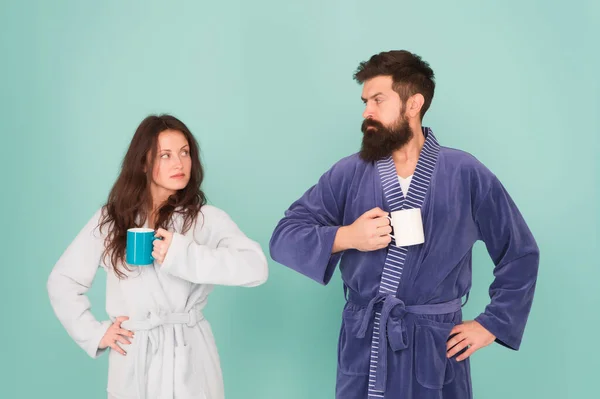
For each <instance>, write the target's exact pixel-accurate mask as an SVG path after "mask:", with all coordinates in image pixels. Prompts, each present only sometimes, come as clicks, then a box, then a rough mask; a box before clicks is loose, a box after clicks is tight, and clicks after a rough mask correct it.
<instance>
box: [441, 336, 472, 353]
mask: <svg viewBox="0 0 600 399" xmlns="http://www.w3.org/2000/svg"><path fill="white" fill-rule="evenodd" d="M467 345H469V342H467V340H466V339H464V340H462V341H460V342H459V343H458V344H456V345H454V347H453V348H452V349H450V350H449V351H448V353H447V355H446V356H447V357H452V356H454V355H456V354H457V353H458V352H460V351H462V350H463V349H465V348H466V347H467Z"/></svg>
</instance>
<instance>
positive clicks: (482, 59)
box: [0, 0, 600, 399]
mask: <svg viewBox="0 0 600 399" xmlns="http://www.w3.org/2000/svg"><path fill="white" fill-rule="evenodd" d="M481 3H482V2H478V1H464V2H456V3H454V2H453V3H451V2H442V1H438V2H407V1H372V2H365V1H349V0H345V1H341V0H336V1H331V0H330V1H325V0H321V1H316V0H310V1H309V0H304V1H298V2H281V1H275V0H256V1H252V2H246V1H241V0H238V1H220V2H192V1H190V2H169V3H167V2H147V1H145V2H141V1H139V2H129V1H125V2H124V1H104V2H91V1H54V2H49V1H48V2H46V1H6V0H4V1H2V2H1V5H0V115H1V121H2V127H1V129H0V130H1V131H2V140H1V143H2V147H3V148H2V150H3V153H2V156H1V157H0V162H1V164H0V166H1V171H2V183H3V184H2V186H3V187H2V195H1V198H2V199H1V201H2V204H3V206H2V221H3V222H4V225H3V228H2V232H1V233H0V234H1V240H0V242H1V247H2V255H3V257H2V261H1V264H2V276H1V278H0V295H1V301H0V306H1V311H2V312H1V315H2V328H0V343H1V349H0V350H1V354H2V356H1V357H0V359H1V360H0V368H1V369H0V397H5V398H40V397H46V398H48V397H52V398H54V397H56V398H58V397H60V398H82V397H85V398H90V399H92V398H104V397H106V393H105V387H106V375H107V357H106V356H103V357H102V358H100V359H98V360H95V361H94V360H91V359H90V358H88V357H87V355H86V354H85V353H84V352H83V351H82V350H81V349H80V348H79V347H77V346H76V345H75V343H74V342H73V341H72V340H71V339H70V338H69V337H68V335H67V334H66V332H65V331H64V330H63V328H62V326H61V325H60V323H59V322H58V321H57V319H56V318H55V316H54V314H53V312H52V309H51V307H50V304H49V300H48V297H47V293H46V286H45V284H46V279H47V276H48V274H49V273H50V270H51V268H52V267H53V265H54V263H55V262H56V261H57V260H58V258H59V256H60V255H61V253H62V252H63V251H64V249H65V248H66V247H67V245H68V244H69V243H70V242H71V240H72V239H73V238H74V237H75V235H76V234H77V232H78V231H79V230H80V229H81V228H82V227H83V225H84V224H85V223H86V222H87V220H88V219H89V218H90V217H91V216H92V214H93V213H94V211H95V210H96V209H97V208H98V207H99V206H101V205H102V203H103V202H104V201H105V200H106V197H107V195H108V191H109V189H110V187H111V186H112V184H113V182H114V180H115V178H116V176H117V173H118V170H119V167H120V162H121V160H122V157H123V155H124V153H125V150H126V148H127V145H128V143H129V141H130V139H131V137H132V135H133V132H134V130H135V128H136V127H137V125H138V124H139V122H140V121H141V120H142V119H143V118H144V117H145V116H146V115H147V114H150V113H157V112H158V113H160V112H168V113H173V114H174V115H176V116H178V117H179V118H181V119H182V120H183V121H184V122H185V123H186V124H188V126H189V127H190V129H191V130H192V132H194V134H195V135H196V137H197V138H198V140H199V142H200V145H201V148H202V158H203V161H204V164H205V167H206V182H205V185H204V189H205V191H206V193H207V194H208V197H209V199H210V202H211V203H212V204H215V205H217V206H218V207H220V208H222V209H224V210H225V211H227V212H228V213H229V214H230V215H231V216H232V217H233V219H234V220H235V221H236V222H237V223H238V224H239V226H240V227H241V228H242V229H243V230H244V231H245V232H246V234H247V235H249V236H250V237H252V238H253V239H255V240H257V241H259V242H260V243H261V244H262V246H263V248H264V250H265V251H268V240H269V238H270V235H271V232H272V230H273V228H274V226H275V224H276V223H277V221H278V220H279V218H280V217H281V216H282V215H283V211H284V210H285V209H286V208H287V207H288V206H289V204H290V203H291V202H292V201H293V200H295V199H296V198H297V197H299V196H300V195H301V194H302V193H303V192H304V191H305V190H306V189H307V188H308V187H310V186H311V185H312V184H314V183H315V182H316V181H317V179H318V177H319V176H320V175H321V174H322V173H323V172H324V171H325V170H327V169H328V168H329V167H330V166H331V165H332V164H333V163H334V162H336V161H337V160H338V159H340V158H342V157H344V156H346V155H348V154H350V153H352V152H355V151H357V150H358V148H359V145H360V139H361V133H360V130H359V126H360V122H361V113H362V103H361V101H360V90H361V87H360V86H359V85H357V84H356V83H355V82H354V81H353V80H352V74H353V72H354V70H355V69H356V67H357V65H358V63H359V62H360V61H363V60H365V59H368V58H369V57H370V56H371V55H372V54H374V53H378V52H380V51H384V50H390V49H408V50H411V51H414V52H416V53H417V54H420V55H421V56H422V57H423V58H424V59H425V60H427V61H428V62H430V64H431V66H432V67H433V69H434V71H435V73H436V77H437V91H436V96H435V98H434V101H433V104H432V107H431V109H430V111H429V113H428V115H427V116H426V118H425V121H424V124H425V125H427V126H431V127H432V128H433V129H434V131H435V133H436V135H437V137H438V139H439V140H440V142H441V143H442V144H443V145H445V146H450V147H457V148H460V149H463V150H466V151H469V152H471V153H472V154H474V155H475V156H476V157H477V158H479V159H480V160H481V161H482V162H484V163H485V164H486V165H487V166H488V167H489V168H490V169H491V170H492V171H494V172H495V173H496V174H497V175H498V176H499V178H500V179H501V180H502V182H503V183H504V184H505V186H506V187H507V189H508V190H509V192H510V193H511V195H512V196H513V198H514V200H515V201H516V203H517V204H518V206H519V208H520V209H521V211H522V213H523V214H524V216H525V218H526V220H527V222H528V223H529V225H530V227H531V229H532V230H533V232H534V234H535V236H536V238H537V240H538V243H539V246H540V248H541V253H542V257H541V266H540V275H539V282H538V288H537V293H536V297H535V301H534V305H533V310H532V313H531V316H530V322H529V324H528V327H527V330H526V334H525V337H524V341H523V345H522V349H521V351H519V352H512V351H510V350H507V349H505V348H502V347H500V346H498V345H493V346H490V347H488V348H485V349H483V350H481V351H479V352H478V353H476V354H475V355H474V356H473V358H472V369H473V386H474V393H475V398H486V399H488V398H489V399H496V398H498V399H499V398H507V397H512V398H531V397H543V398H546V399H549V398H561V399H563V398H591V397H596V395H597V391H598V390H597V389H596V386H595V382H596V380H597V378H598V372H599V371H600V353H599V352H600V351H599V349H598V338H597V333H598V331H599V329H600V320H599V316H598V308H600V290H599V289H598V285H599V281H600V265H599V261H598V255H597V253H598V226H599V225H600V223H599V222H600V219H599V213H598V186H599V185H598V176H599V175H598V169H599V165H598V155H597V153H598V150H599V148H598V138H597V136H598V133H599V127H600V126H599V125H600V124H599V116H598V115H599V112H598V110H599V109H600V101H599V92H600V90H599V89H600V87H599V83H598V79H597V71H598V70H599V67H600V62H599V58H600V57H599V55H598V47H597V46H598V45H597V40H598V39H597V38H598V37H600V29H599V27H598V26H599V21H600V7H599V6H598V3H597V2H594V1H591V0H590V1H571V2H566V1H565V2H561V4H556V3H558V2H552V3H551V2H546V1H504V2H497V3H496V4H491V2H488V3H487V4H481ZM594 37H595V38H596V39H593V38H594ZM491 272H492V263H491V261H490V260H489V257H488V255H487V253H486V252H485V247H484V246H483V245H482V244H481V243H478V244H477V246H476V248H475V253H474V288H473V291H472V295H471V299H470V301H469V304H468V305H467V307H466V311H465V313H466V315H465V316H466V317H467V318H472V317H474V316H475V315H477V314H478V313H479V312H480V311H482V309H483V308H484V306H485V305H486V304H487V302H488V297H487V287H488V285H489V283H490V282H491V279H492V273H491ZM103 273H104V272H100V273H99V274H98V276H97V279H96V281H95V283H94V286H93V287H92V289H91V291H90V292H89V296H90V297H91V300H92V303H93V305H94V307H93V311H94V313H95V314H96V315H97V317H98V318H105V317H106V314H105V312H104V289H105V275H104V274H103ZM342 305H343V295H342V289H341V282H340V279H339V274H338V273H337V272H336V275H335V276H334V278H333V280H332V282H331V283H330V285H329V286H327V287H322V286H320V285H318V284H316V283H314V282H312V281H310V280H309V279H307V278H305V277H302V276H300V275H298V274H296V273H294V272H292V271H291V270H289V269H286V268H284V267H282V266H280V265H278V264H276V263H275V262H272V261H271V262H270V278H269V281H268V282H267V283H266V284H265V285H263V286H261V287H258V288H252V289H245V288H231V287H217V288H216V289H215V292H214V293H213V294H212V296H211V299H210V301H209V305H208V308H207V311H206V315H207V317H208V319H209V320H210V321H211V323H212V326H213V329H214V332H215V335H216V339H217V345H218V347H219V351H220V354H221V360H222V367H223V373H224V378H225V387H226V395H227V398H230V399H236V398H240V399H241V398H261V399H266V398H277V399H279V398H286V399H296V398H297V399H300V398H302V399H305V398H332V397H333V394H334V386H335V368H336V345H337V335H338V332H339V325H340V320H341V319H340V317H341V307H342Z"/></svg>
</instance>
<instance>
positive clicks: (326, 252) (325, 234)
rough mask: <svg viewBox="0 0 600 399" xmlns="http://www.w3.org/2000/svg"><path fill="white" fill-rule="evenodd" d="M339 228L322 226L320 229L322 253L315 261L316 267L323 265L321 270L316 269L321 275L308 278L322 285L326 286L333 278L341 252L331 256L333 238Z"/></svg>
mask: <svg viewBox="0 0 600 399" xmlns="http://www.w3.org/2000/svg"><path fill="white" fill-rule="evenodd" d="M339 228H340V226H324V227H320V229H321V231H320V234H321V238H322V240H323V251H322V253H321V254H320V256H319V259H318V261H317V265H325V267H324V268H323V269H321V268H320V267H319V268H318V270H319V271H321V270H322V273H321V274H319V275H316V276H310V277H312V278H313V279H315V280H316V281H318V282H319V283H321V284H323V285H327V284H328V283H329V280H331V277H332V276H333V272H334V271H335V266H336V265H337V264H338V262H339V261H340V258H341V257H342V253H343V252H338V253H336V254H331V251H332V250H333V243H334V242H335V236H336V234H337V232H338V230H339Z"/></svg>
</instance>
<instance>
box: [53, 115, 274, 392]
mask: <svg viewBox="0 0 600 399" xmlns="http://www.w3.org/2000/svg"><path fill="white" fill-rule="evenodd" d="M202 179H203V171H202V165H201V163H200V159H199V150H198V144H197V143H196V140H195V139H194V137H193V136H192V134H191V133H190V131H189V130H188V128H187V127H186V126H185V125H184V124H183V123H182V122H181V121H179V120H178V119H176V118H174V117H173V116H169V115H163V116H149V117H147V118H146V119H144V121H143V122H142V123H141V124H140V126H139V127H138V129H137V131H136V132H135V135H134V136H133V139H132V141H131V144H130V146H129V149H128V151H127V154H126V155H125V159H124V161H123V165H122V169H121V173H120V175H119V177H118V179H117V181H116V183H115V185H114V186H113V188H112V191H111V192H110V195H109V197H108V201H107V203H106V204H105V205H104V206H103V207H102V208H101V209H100V210H98V211H97V212H96V214H95V215H94V216H93V217H92V219H91V220H90V221H89V222H88V223H87V224H86V226H85V227H84V228H83V230H82V231H81V232H80V233H79V234H78V235H77V237H76V238H75V240H74V241H73V242H72V243H71V245H70V246H69V247H68V248H67V250H66V251H65V252H64V254H63V255H62V256H61V258H60V259H59V261H58V263H57V264H56V266H55V267H54V269H53V270H52V273H51V274H50V277H49V279H48V292H49V295H50V301H51V303H52V307H53V308H54V311H55V313H56V315H57V317H58V319H59V320H60V321H61V323H62V324H63V326H64V327H65V329H66V330H67V332H68V333H69V335H70V336H71V337H72V338H73V339H74V340H75V341H76V342H77V343H78V344H79V345H80V346H81V347H82V348H83V349H84V350H85V351H86V352H87V353H88V354H89V355H90V356H92V357H93V358H96V357H98V356H99V355H100V354H101V353H103V352H104V351H105V350H106V349H108V348H110V349H112V350H110V351H109V372H108V397H109V398H140V399H145V398H204V399H220V398H223V397H224V393H223V382H222V375H221V368H220V363H219V356H218V353H217V348H216V346H215V341H214V338H213V335H212V332H211V329H210V325H209V323H208V321H206V320H205V319H204V317H203V316H202V309H203V308H204V306H205V304H206V300H207V297H208V294H209V293H210V291H211V290H212V287H213V285H214V284H221V285H237V286H246V287H253V286H257V285H260V284H262V283H264V282H265V281H266V279H267V275H268V269H267V261H266V258H265V255H264V253H263V252H262V249H261V247H260V246H259V245H258V244H257V243H256V242H254V241H252V240H250V239H248V238H247V237H246V236H245V235H244V234H243V233H242V232H241V231H240V230H239V229H238V227H237V226H236V224H235V223H234V222H233V221H232V220H231V219H230V218H229V217H228V215H227V214H226V213H225V212H223V211H221V210H219V209H218V208H215V207H213V206H209V205H206V199H205V196H204V193H203V192H202V191H201V189H200V185H201V183H202ZM133 227H147V228H151V229H154V230H155V231H156V237H158V238H160V240H154V244H153V252H152V256H153V258H154V264H153V265H150V266H131V265H128V264H126V262H125V250H126V235H127V229H129V228H133ZM99 267H102V268H103V269H105V270H106V271H107V283H106V310H107V313H108V315H109V317H110V321H103V322H99V321H97V320H96V319H95V318H94V316H93V315H92V313H91V312H90V302H89V300H88V298H87V297H86V296H85V293H86V291H87V290H88V288H89V287H90V286H91V284H92V281H93V279H94V276H95V274H96V271H97V270H98V268H99Z"/></svg>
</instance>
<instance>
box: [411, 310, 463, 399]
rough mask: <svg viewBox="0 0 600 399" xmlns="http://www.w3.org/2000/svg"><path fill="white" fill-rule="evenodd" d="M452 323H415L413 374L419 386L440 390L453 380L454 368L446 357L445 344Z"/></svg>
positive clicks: (427, 321) (429, 321)
mask: <svg viewBox="0 0 600 399" xmlns="http://www.w3.org/2000/svg"><path fill="white" fill-rule="evenodd" d="M453 327H454V324H453V323H440V322H436V321H432V320H428V319H422V318H419V319H417V320H416V321H415V351H414V353H415V374H416V377H417V381H418V382H419V384H421V385H422V386H424V387H425V388H429V389H442V388H443V386H444V385H446V384H449V383H451V382H452V381H453V380H454V367H453V365H452V362H451V361H450V359H448V358H447V357H446V342H447V340H448V337H449V336H450V331H451V330H452V328H453Z"/></svg>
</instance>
